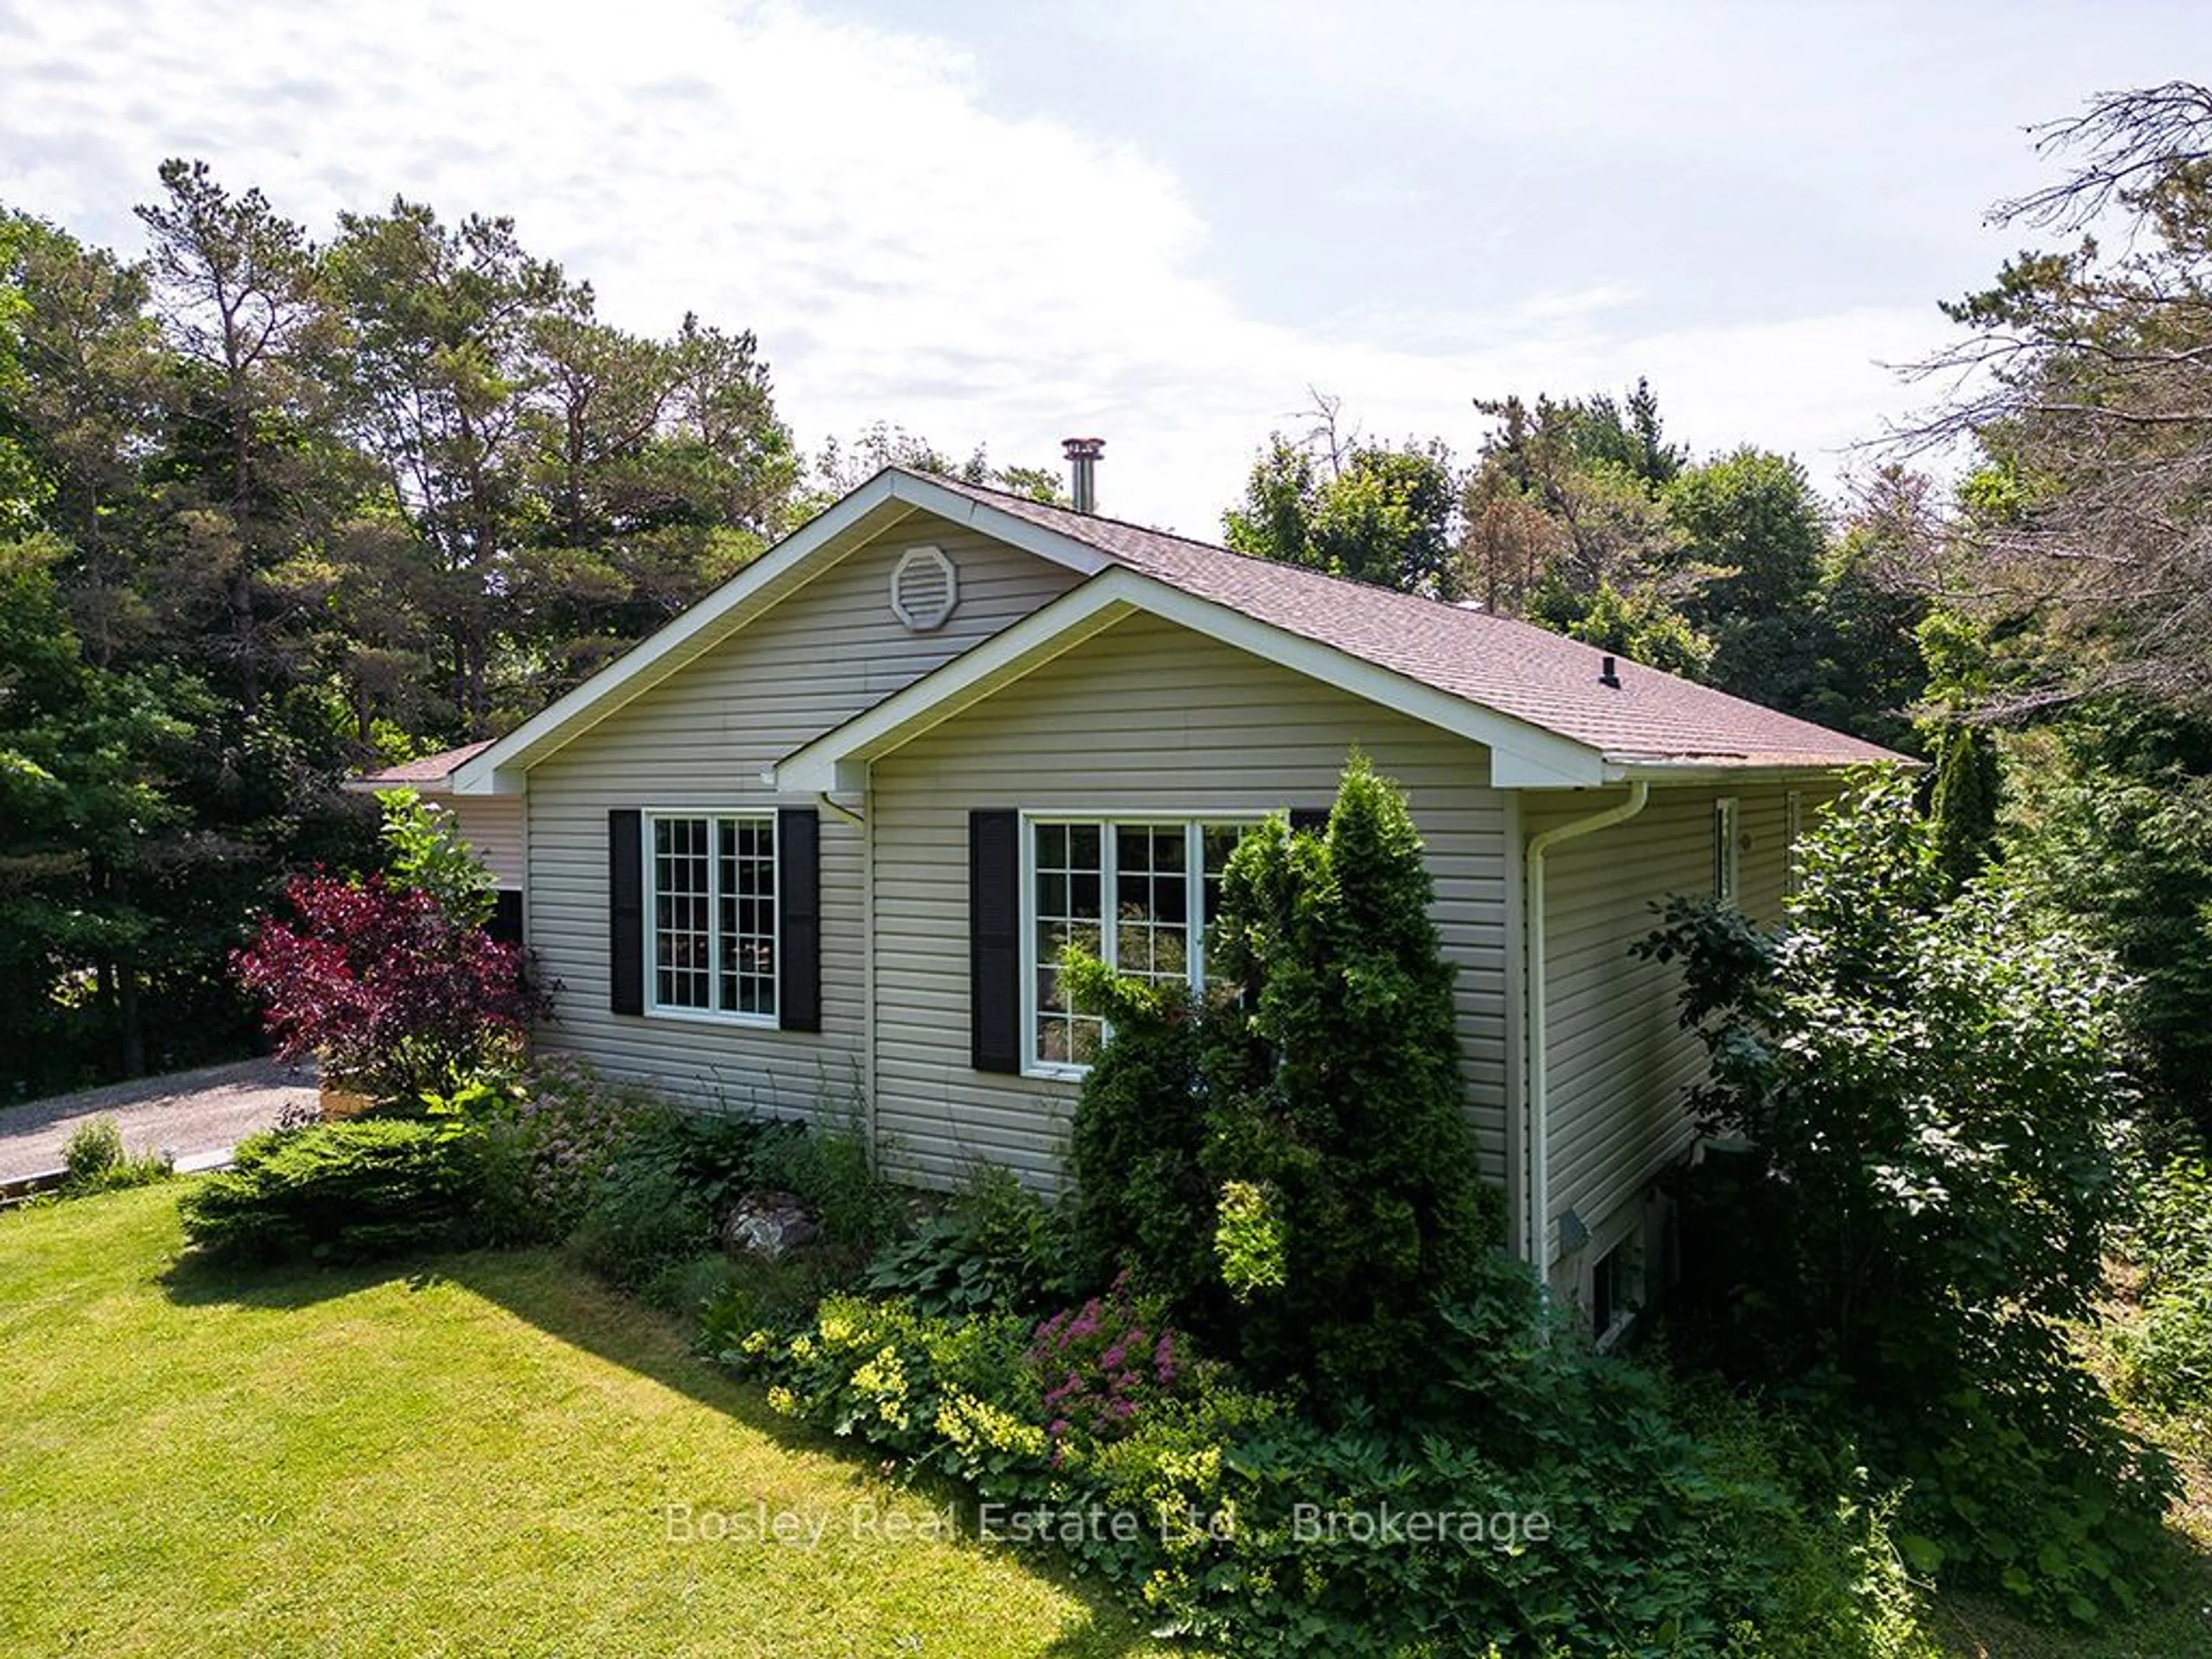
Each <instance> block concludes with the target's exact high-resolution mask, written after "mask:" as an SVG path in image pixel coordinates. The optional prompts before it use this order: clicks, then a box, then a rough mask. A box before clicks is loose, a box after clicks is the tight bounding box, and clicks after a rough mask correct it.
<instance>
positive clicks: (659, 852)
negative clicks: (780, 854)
mask: <svg viewBox="0 0 2212 1659" xmlns="http://www.w3.org/2000/svg"><path fill="white" fill-rule="evenodd" d="M645 859H646V872H645V890H646V897H647V903H648V905H649V906H650V917H651V920H650V925H649V926H648V927H647V930H646V940H645V948H646V988H647V1009H648V1011H649V1012H653V1013H657V1014H681V1015H684V1016H687V1017H690V1018H727V1019H732V1020H736V1021H740V1022H743V1023H744V1024H762V1025H773V1024H775V972H776V953H775V941H776V884H775V814H774V813H773V812H721V813H708V812H652V813H648V814H647V819H646V835H645Z"/></svg>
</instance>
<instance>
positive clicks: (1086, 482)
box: [1060, 438, 1106, 513]
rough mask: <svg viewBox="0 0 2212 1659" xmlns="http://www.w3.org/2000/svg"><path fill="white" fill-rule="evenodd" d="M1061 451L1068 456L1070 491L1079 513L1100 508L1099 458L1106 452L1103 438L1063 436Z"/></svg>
mask: <svg viewBox="0 0 2212 1659" xmlns="http://www.w3.org/2000/svg"><path fill="white" fill-rule="evenodd" d="M1060 453H1061V454H1063V455H1065V456H1066V457H1067V472H1068V493H1069V494H1070V495H1073V497H1074V498H1075V510H1076V511H1077V512H1078V513H1096V512H1097V510H1098V459H1099V457H1101V456H1102V455H1103V454H1105V453H1106V441H1105V440H1104V439H1103V438H1063V439H1062V440H1060Z"/></svg>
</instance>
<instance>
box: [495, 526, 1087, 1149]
mask: <svg viewBox="0 0 2212 1659" xmlns="http://www.w3.org/2000/svg"><path fill="white" fill-rule="evenodd" d="M919 544H933V545H936V546H938V547H940V548H942V549H943V550H945V552H946V553H947V554H949V555H950V556H951V558H952V560H953V562H954V563H955V565H956V566H957V568H958V571H959V581H960V599H959V605H958V608H957V610H956V611H954V613H953V615H952V616H951V618H950V620H948V621H947V622H946V623H945V626H944V627H943V628H941V629H938V630H937V631H935V632H933V633H927V634H911V633H908V631H907V630H906V629H905V628H904V627H903V626H902V625H901V624H900V623H899V622H898V620H897V619H896V617H894V616H893V615H892V614H891V611H890V596H889V583H890V571H891V568H892V566H893V565H894V564H895V563H896V561H897V558H898V556H899V555H900V554H901V553H902V552H903V551H904V550H906V549H907V548H908V547H912V546H915V545H919ZM1078 580H1079V577H1077V576H1076V575H1075V574H1073V573H1072V572H1070V571H1067V570H1065V569H1063V568H1060V567H1059V566H1056V565H1053V564H1050V563H1048V562H1045V561H1043V560H1041V559H1038V558H1036V557H1035V556H1032V555H1030V554H1027V553H1024V552H1022V551H1020V550H1017V549H1014V548H1011V547H1008V546H1006V545H1005V544H1001V543H999V542H995V541H992V540H988V539H986V538H981V537H978V536H976V535H975V534H974V533H973V532H967V531H964V530H962V529H959V528H957V526H953V525H951V524H949V523H946V522H945V521H944V520H937V519H933V518H931V517H929V516H927V515H926V514H918V515H915V516H914V517H912V518H909V519H908V520H904V521H902V523H900V524H898V525H896V526H893V527H892V528H891V529H890V530H888V531H887V532H884V534H883V535H882V536H881V537H879V538H878V539H877V540H876V541H874V542H872V543H871V544H868V545H866V546H864V547H862V548H861V549H860V550H857V551H855V552H854V553H853V554H851V555H849V556H847V557H846V558H845V559H844V560H842V562H839V563H837V564H836V565H835V566H834V567H832V568H829V570H827V571H826V572H824V573H823V574H821V575H819V576H817V577H816V578H815V579H814V580H812V581H811V582H810V583H808V584H807V585H806V586H804V587H802V588H800V589H799V591H798V592H796V593H794V594H793V595H792V596H791V597H789V598H787V599H784V600H783V601H782V602H781V604H779V605H776V606H775V608H774V609H773V610H771V611H769V612H767V613H766V614H765V615H764V616H763V617H760V618H758V619H757V620H756V621H754V622H753V623H750V624H749V625H748V626H746V627H745V628H744V629H741V630H740V631H739V632H738V633H737V634H736V635H733V636H732V637H731V638H730V639H729V640H727V641H724V642H723V643H722V644H720V646H718V647H715V648H714V649H713V650H712V651H710V652H709V653H708V654H707V655H705V656H704V657H702V658H701V659H699V660H698V661H696V662H695V663H692V664H691V665H689V666H688V667H686V668H685V670H684V671H683V672H682V673H681V674H678V675H677V676H675V677H673V678H671V679H669V680H667V681H665V682H664V683H663V684H661V685H659V686H658V687H656V688H654V689H653V690H651V691H648V692H647V693H645V694H644V695H643V696H640V697H639V698H638V699H637V700H636V701H635V702H631V703H629V704H628V705H627V706H625V707H624V708H622V709H620V710H619V711H617V713H616V714H613V715H611V717H610V718H609V719H607V720H605V721H604V722H603V723H602V724H600V725H599V726H596V727H594V728H593V729H592V730H591V731H590V732H586V733H585V734H584V735H583V736H582V737H580V738H578V739H577V740H576V741H575V742H574V743H573V744H570V745H569V746H568V747H567V748H566V749H563V750H561V751H559V752H558V753H557V754H556V755H554V756H552V757H550V758H549V759H548V760H546V761H544V762H543V763H540V764H539V765H538V766H537V767H536V768H535V769H532V772H531V775H530V791H529V794H528V796H527V800H528V803H529V814H530V835H529V861H530V886H529V905H530V940H531V945H532V949H533V950H535V951H537V953H538V957H539V960H540V962H541V963H542V965H543V967H544V971H545V973H546V975H547V976H548V977H549V978H550V980H552V981H555V982H556V985H557V987H558V988H557V989H556V993H555V997H554V1015H553V1018H552V1020H551V1022H550V1023H549V1024H547V1025H545V1026H544V1028H543V1029H542V1030H541V1032H540V1034H539V1038H538V1041H539V1044H540V1047H541V1048H544V1049H546V1050H549V1051H556V1052H569V1053H574V1054H580V1055H582V1056H584V1057H586V1058H587V1059H588V1060H591V1061H592V1064H593V1065H595V1066H598V1067H599V1068H600V1069H601V1070H602V1071H604V1072H606V1073H610V1074H611V1075H613V1076H616V1077H618V1078H622V1079H628V1080H631V1081H635V1082H637V1083H641V1084H644V1085H647V1086H650V1087H653V1088H654V1089H656V1090H659V1091H664V1092H665V1093H667V1094H669V1095H671V1096H673V1097H678V1098H680V1099H685V1100H689V1101H691V1102H693V1103H697V1104H701V1105H704V1106H708V1107H727V1108H729V1109H738V1110H767V1111H775V1112H781V1113H793V1112H802V1111H806V1110H808V1109H812V1108H813V1107H815V1106H816V1105H817V1103H827V1104H828V1105H829V1107H830V1108H831V1109H833V1110H843V1109H847V1108H848V1106H849V1105H850V1104H851V1103H853V1102H854V1100H855V1099H856V1097H857V1096H856V1090H858V1089H860V1087H861V1086H862V1085H864V1084H865V1079H863V1078H862V1076H861V1066H862V1064H863V1060H864V1055H865V1042H864V1037H865V1007H864V995H863V986H864V974H865V953H864V949H863V940H864V938H865V918H864V914H863V909H862V869H863V862H864V860H863V856H862V846H861V836H860V831H859V830H858V829H855V828H854V826H853V825H852V824H851V823H848V821H846V820H845V819H843V818H842V817H838V816H836V814H834V813H832V812H830V811H827V810H824V811H823V812H822V813H821V817H820V822H821V828H822V834H821V846H822V1027H823V1029H822V1030H821V1031H820V1032H819V1033H818V1034H812V1033H805V1032H797V1031H781V1030H769V1029H763V1028H759V1027H748V1026H743V1025H735V1024H726V1023H714V1022H711V1021H706V1020H700V1019H694V1018H680V1017H677V1016H663V1015H652V1014H648V1015H645V1016H623V1015H617V1014H613V1013H611V1012H609V1011H608V1007H607V1003H608V996H609V985H608V963H607V951H608V945H607V814H608V812H609V811H611V810H613V809H616V808H641V809H647V810H651V809H655V808H664V809H670V810H683V809H696V810H700V811H730V810H734V809H747V808H750V809H754V810H769V809H773V808H775V807H776V806H778V805H784V806H794V805H813V804H814V803H812V802H811V801H805V800H793V799H778V797H777V796H776V795H775V793H773V792H771V791H770V790H769V787H767V786H766V785H765V784H763V782H762V781H761V774H762V772H763V770H765V769H767V768H768V767H769V766H770V765H771V764H772V763H774V762H775V761H776V760H777V759H779V758H781V757H782V756H784V755H786V754H787V753H788V752H790V751H791V750H793V749H795V748H798V747H799V745H800V744H804V743H805V742H807V741H809V740H810V739H811V738H816V737H817V736H819V735H820V734H821V733H822V732H825V731H827V730H829V728H830V727H831V726H836V725H839V724H841V723H842V722H843V721H845V720H849V719H850V718H852V716H853V715H854V714H858V713H860V711H861V710H862V709H864V708H869V707H871V706H872V705H873V704H874V703H876V702H879V701H881V700H882V699H883V698H884V696H888V695H890V693H891V692H893V691H896V690H899V689H900V688H901V687H902V686H904V685H906V684H908V683H909V682H911V681H913V680H915V679H916V678H919V677H921V675H922V674H925V673H927V672H928V671H930V670H932V669H933V668H935V667H937V666H939V665H940V664H942V663H944V662H945V661H947V660H949V659H951V658H952V657H954V656H956V655H957V654H958V653H960V652H962V651H963V650H965V649H967V648H968V647H969V646H971V645H973V644H975V642H976V641H978V640H980V639H983V638H986V637H987V636H988V635H992V634H994V633H996V632H998V631H999V630H1000V629H1002V628H1004V627H1006V625H1007V624H1009V623H1012V622H1014V621H1017V620H1018V619H1019V618H1020V617H1024V616H1026V615H1028V614H1029V613H1030V611H1034V610H1036V609H1037V608H1038V607H1039V606H1040V605H1044V604H1046V603H1048V602H1049V601H1050V600H1052V599H1055V598H1057V597H1058V596H1059V595H1060V594H1061V593H1063V592H1066V590H1067V589H1068V588H1070V587H1071V586H1074V585H1075V583H1076V582H1077V581H1078ZM650 920H651V919H650V915H648V917H647V937H648V940H649V939H650V933H651V928H650ZM963 1030H964V1028H963Z"/></svg>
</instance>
